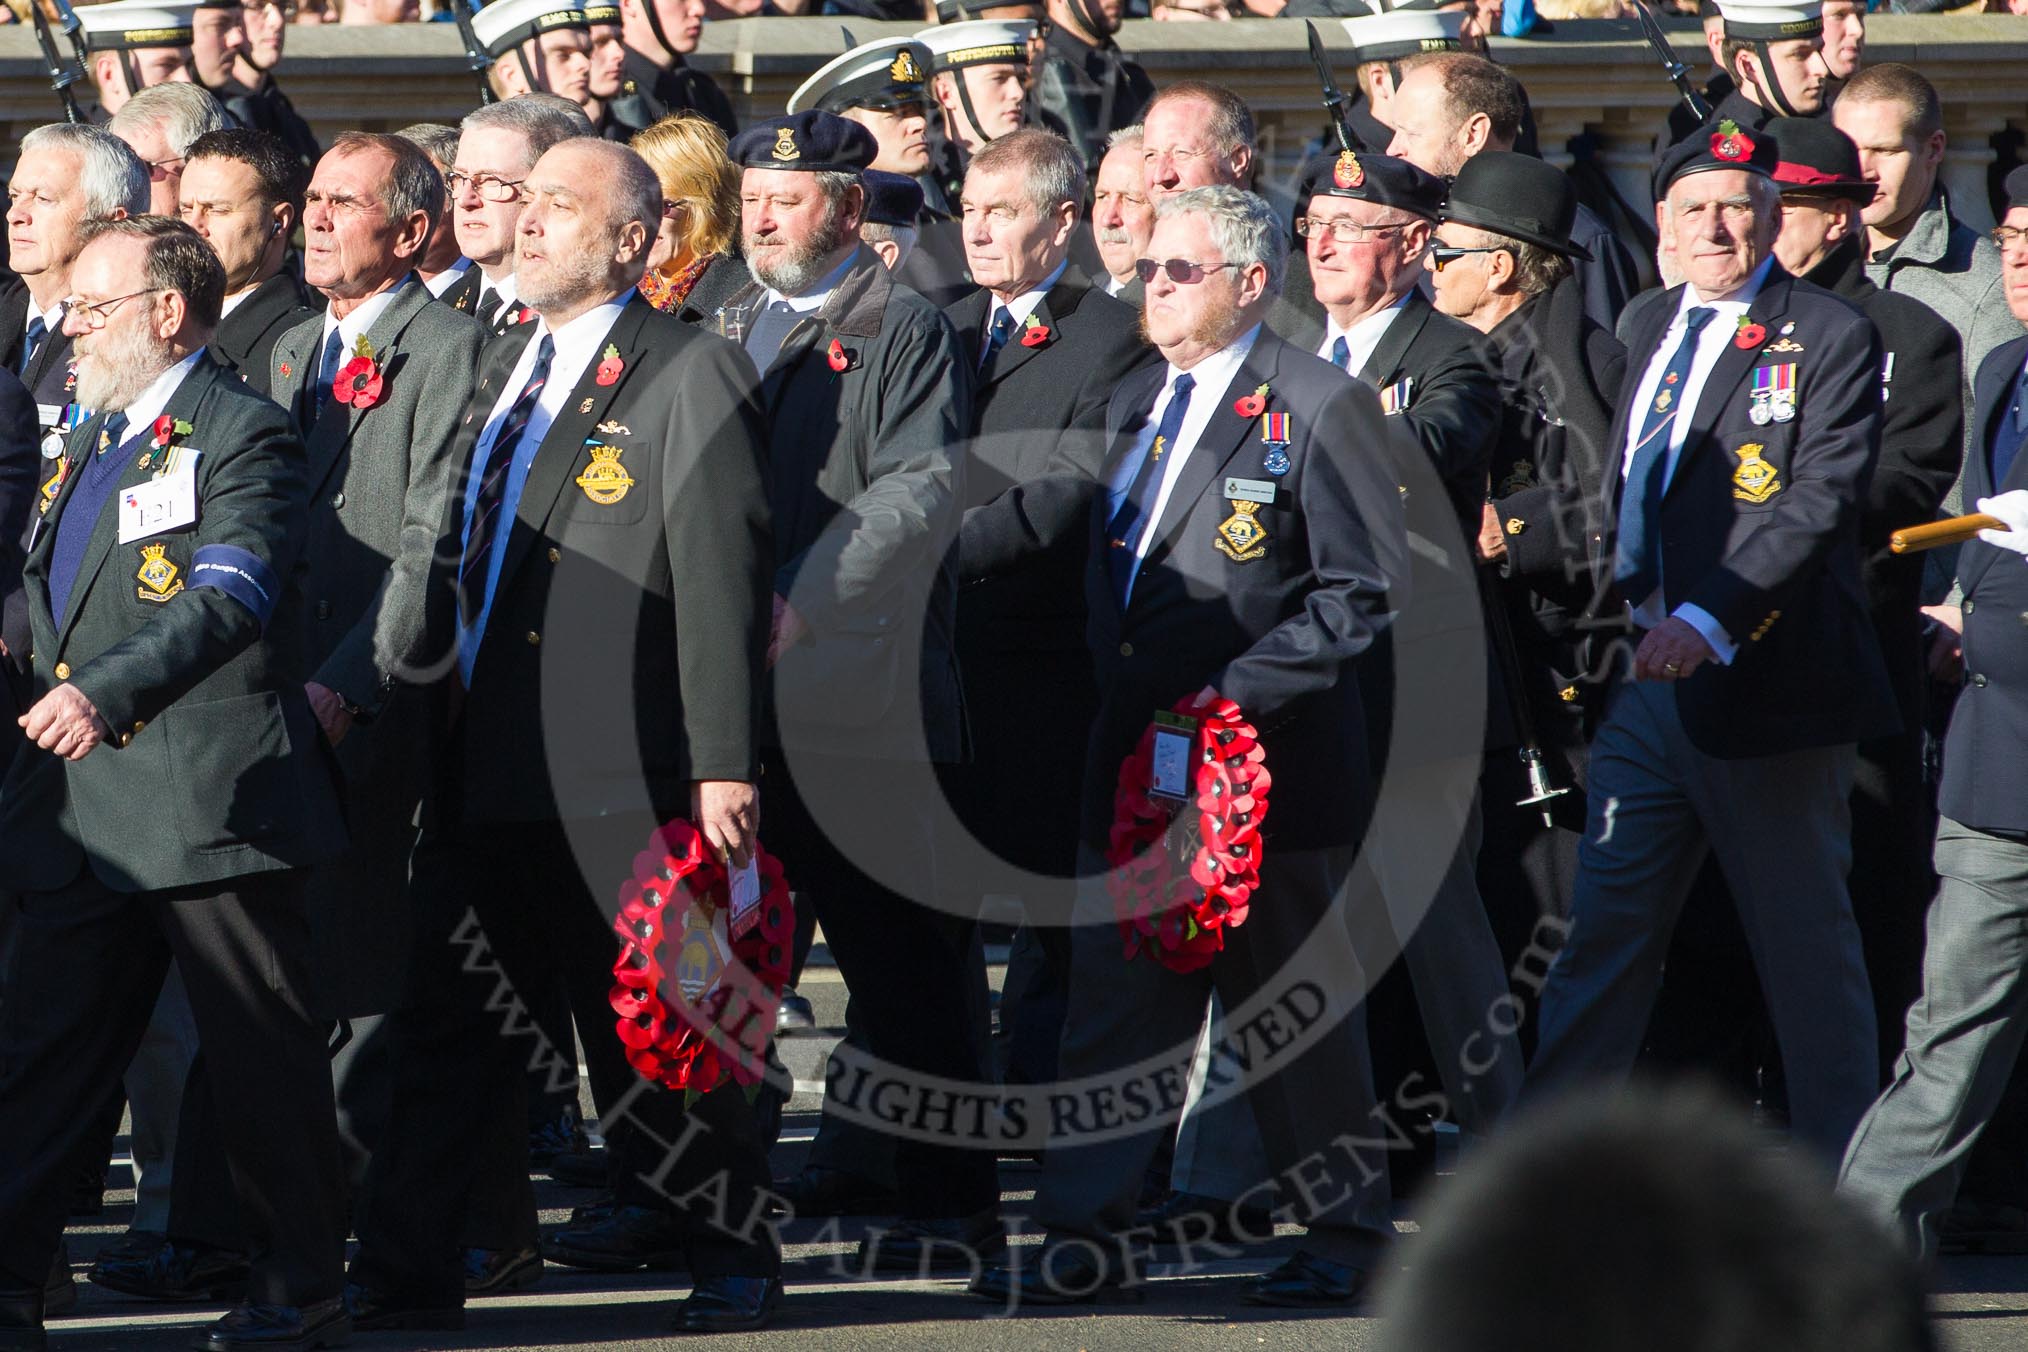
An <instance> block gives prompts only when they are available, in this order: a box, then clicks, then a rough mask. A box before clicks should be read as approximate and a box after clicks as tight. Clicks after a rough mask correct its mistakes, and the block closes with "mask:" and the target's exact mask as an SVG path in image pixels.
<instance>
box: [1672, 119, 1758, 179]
mask: <svg viewBox="0 0 2028 1352" xmlns="http://www.w3.org/2000/svg"><path fill="white" fill-rule="evenodd" d="M1714 169H1743V170H1745V171H1746V172H1747V173H1749V174H1759V175H1761V176H1762V177H1763V178H1773V177H1774V171H1775V145H1774V137H1772V136H1769V135H1768V134H1767V133H1765V132H1758V131H1750V130H1748V129H1747V128H1745V127H1742V126H1740V125H1739V124H1738V123H1737V122H1734V121H1733V120H1732V119H1731V118H1729V117H1728V118H1726V119H1725V120H1724V121H1723V122H1720V123H1719V124H1718V125H1717V126H1715V127H1708V128H1707V127H1699V128H1698V129H1697V130H1696V131H1694V132H1692V133H1690V137H1689V139H1688V140H1685V141H1681V142H1679V143H1677V144H1676V145H1673V146H1671V147H1670V148H1669V149H1668V151H1667V152H1666V153H1664V154H1663V156H1662V162H1661V163H1660V164H1658V165H1656V166H1655V196H1656V197H1658V198H1659V197H1662V196H1664V195H1666V194H1667V193H1668V191H1669V185H1670V184H1672V183H1674V182H1675V181H1676V180H1677V179H1679V178H1686V177H1688V176H1689V175H1691V174H1705V173H1710V172H1711V171H1712V170H1714Z"/></svg>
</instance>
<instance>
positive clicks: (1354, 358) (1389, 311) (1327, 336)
mask: <svg viewBox="0 0 2028 1352" xmlns="http://www.w3.org/2000/svg"><path fill="white" fill-rule="evenodd" d="M1412 294H1414V293H1413V292H1410V291H1404V292H1402V293H1401V295H1400V296H1399V297H1398V298H1397V299H1396V300H1395V302H1394V304H1392V305H1390V306H1388V307H1387V308H1385V309H1382V310H1375V311H1374V312H1373V313H1372V314H1369V315H1364V316H1362V317H1360V318H1359V319H1356V320H1354V321H1353V323H1352V327H1351V328H1349V329H1341V328H1339V327H1338V321H1337V320H1335V319H1333V318H1331V317H1330V315H1329V314H1328V313H1327V314H1326V315H1325V316H1324V344H1323V346H1322V347H1319V348H1318V349H1317V355H1318V356H1320V357H1322V358H1323V359H1324V360H1325V361H1330V360H1331V349H1332V348H1334V347H1336V346H1337V345H1338V340H1339V339H1340V338H1343V339H1344V340H1345V349H1346V351H1347V352H1348V353H1349V354H1350V355H1349V358H1348V360H1347V362H1346V366H1345V369H1346V370H1348V371H1349V372H1351V373H1352V374H1353V375H1355V376H1356V375H1358V374H1359V373H1360V372H1361V371H1363V370H1364V369H1366V363H1367V361H1368V360H1370V359H1371V358H1372V356H1373V350H1374V349H1375V348H1377V347H1379V346H1380V340H1381V339H1382V338H1385V337H1386V336H1387V330H1388V328H1389V327H1390V326H1392V325H1393V323H1394V321H1395V320H1396V319H1398V318H1400V317H1401V309H1402V307H1403V306H1404V305H1407V304H1408V298H1409V296H1410V295H1412Z"/></svg>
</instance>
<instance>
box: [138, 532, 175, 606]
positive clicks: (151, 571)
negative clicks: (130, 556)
mask: <svg viewBox="0 0 2028 1352" xmlns="http://www.w3.org/2000/svg"><path fill="white" fill-rule="evenodd" d="M168 548H169V546H168V545H165V544H153V545H142V546H141V569H140V571H139V572H137V573H135V574H134V576H135V577H137V578H139V579H140V581H141V585H140V586H139V587H137V588H135V589H134V595H136V596H138V597H140V598H141V599H142V600H143V601H166V600H168V599H169V598H170V597H172V596H174V595H175V594H176V593H177V592H180V591H182V590H183V580H182V579H181V578H180V577H178V576H177V573H178V572H180V571H181V570H180V569H178V568H177V567H176V565H175V564H173V563H171V562H169V560H167V559H165V558H163V557H162V555H163V553H164V552H165V551H167V549H168Z"/></svg>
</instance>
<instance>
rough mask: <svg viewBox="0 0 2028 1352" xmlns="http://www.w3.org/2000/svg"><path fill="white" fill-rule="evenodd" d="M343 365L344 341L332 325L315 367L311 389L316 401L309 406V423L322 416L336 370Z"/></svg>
mask: <svg viewBox="0 0 2028 1352" xmlns="http://www.w3.org/2000/svg"><path fill="white" fill-rule="evenodd" d="M344 364H345V340H344V339H343V338H342V337H340V336H339V334H338V329H337V327H336V326H335V325H334V326H333V327H332V329H331V336H330V337H328V338H326V339H325V340H324V359H323V361H321V362H320V363H319V364H318V366H317V383H316V384H315V385H314V386H312V387H311V391H310V392H311V395H312V396H313V397H314V399H315V400H316V402H315V403H313V404H312V405H311V406H310V421H312V422H315V421H316V420H317V419H318V418H319V417H321V416H323V413H324V405H326V404H328V403H330V402H331V385H332V382H333V381H335V380H337V379H338V368H339V367H341V366H343V365H344Z"/></svg>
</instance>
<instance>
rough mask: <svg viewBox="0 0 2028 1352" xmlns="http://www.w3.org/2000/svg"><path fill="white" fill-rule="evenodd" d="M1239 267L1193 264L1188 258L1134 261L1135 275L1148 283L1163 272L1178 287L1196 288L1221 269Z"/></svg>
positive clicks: (1220, 264)
mask: <svg viewBox="0 0 2028 1352" xmlns="http://www.w3.org/2000/svg"><path fill="white" fill-rule="evenodd" d="M1238 266H1239V264H1237V263H1193V262H1191V261H1190V260H1189V259H1187V258H1171V259H1168V260H1166V261H1164V262H1160V263H1157V262H1156V261H1155V260H1154V259H1152V258H1138V259H1135V260H1134V275H1135V276H1136V277H1139V278H1140V279H1141V281H1142V282H1143V283H1146V282H1152V281H1154V280H1155V274H1156V273H1158V272H1163V273H1167V274H1168V276H1169V280H1170V281H1172V282H1174V283H1176V285H1178V286H1195V285H1197V283H1199V282H1201V281H1203V280H1204V279H1205V277H1206V276H1207V275H1209V274H1211V273H1214V272H1217V271H1218V270H1219V269H1220V268H1236V267H1238Z"/></svg>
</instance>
